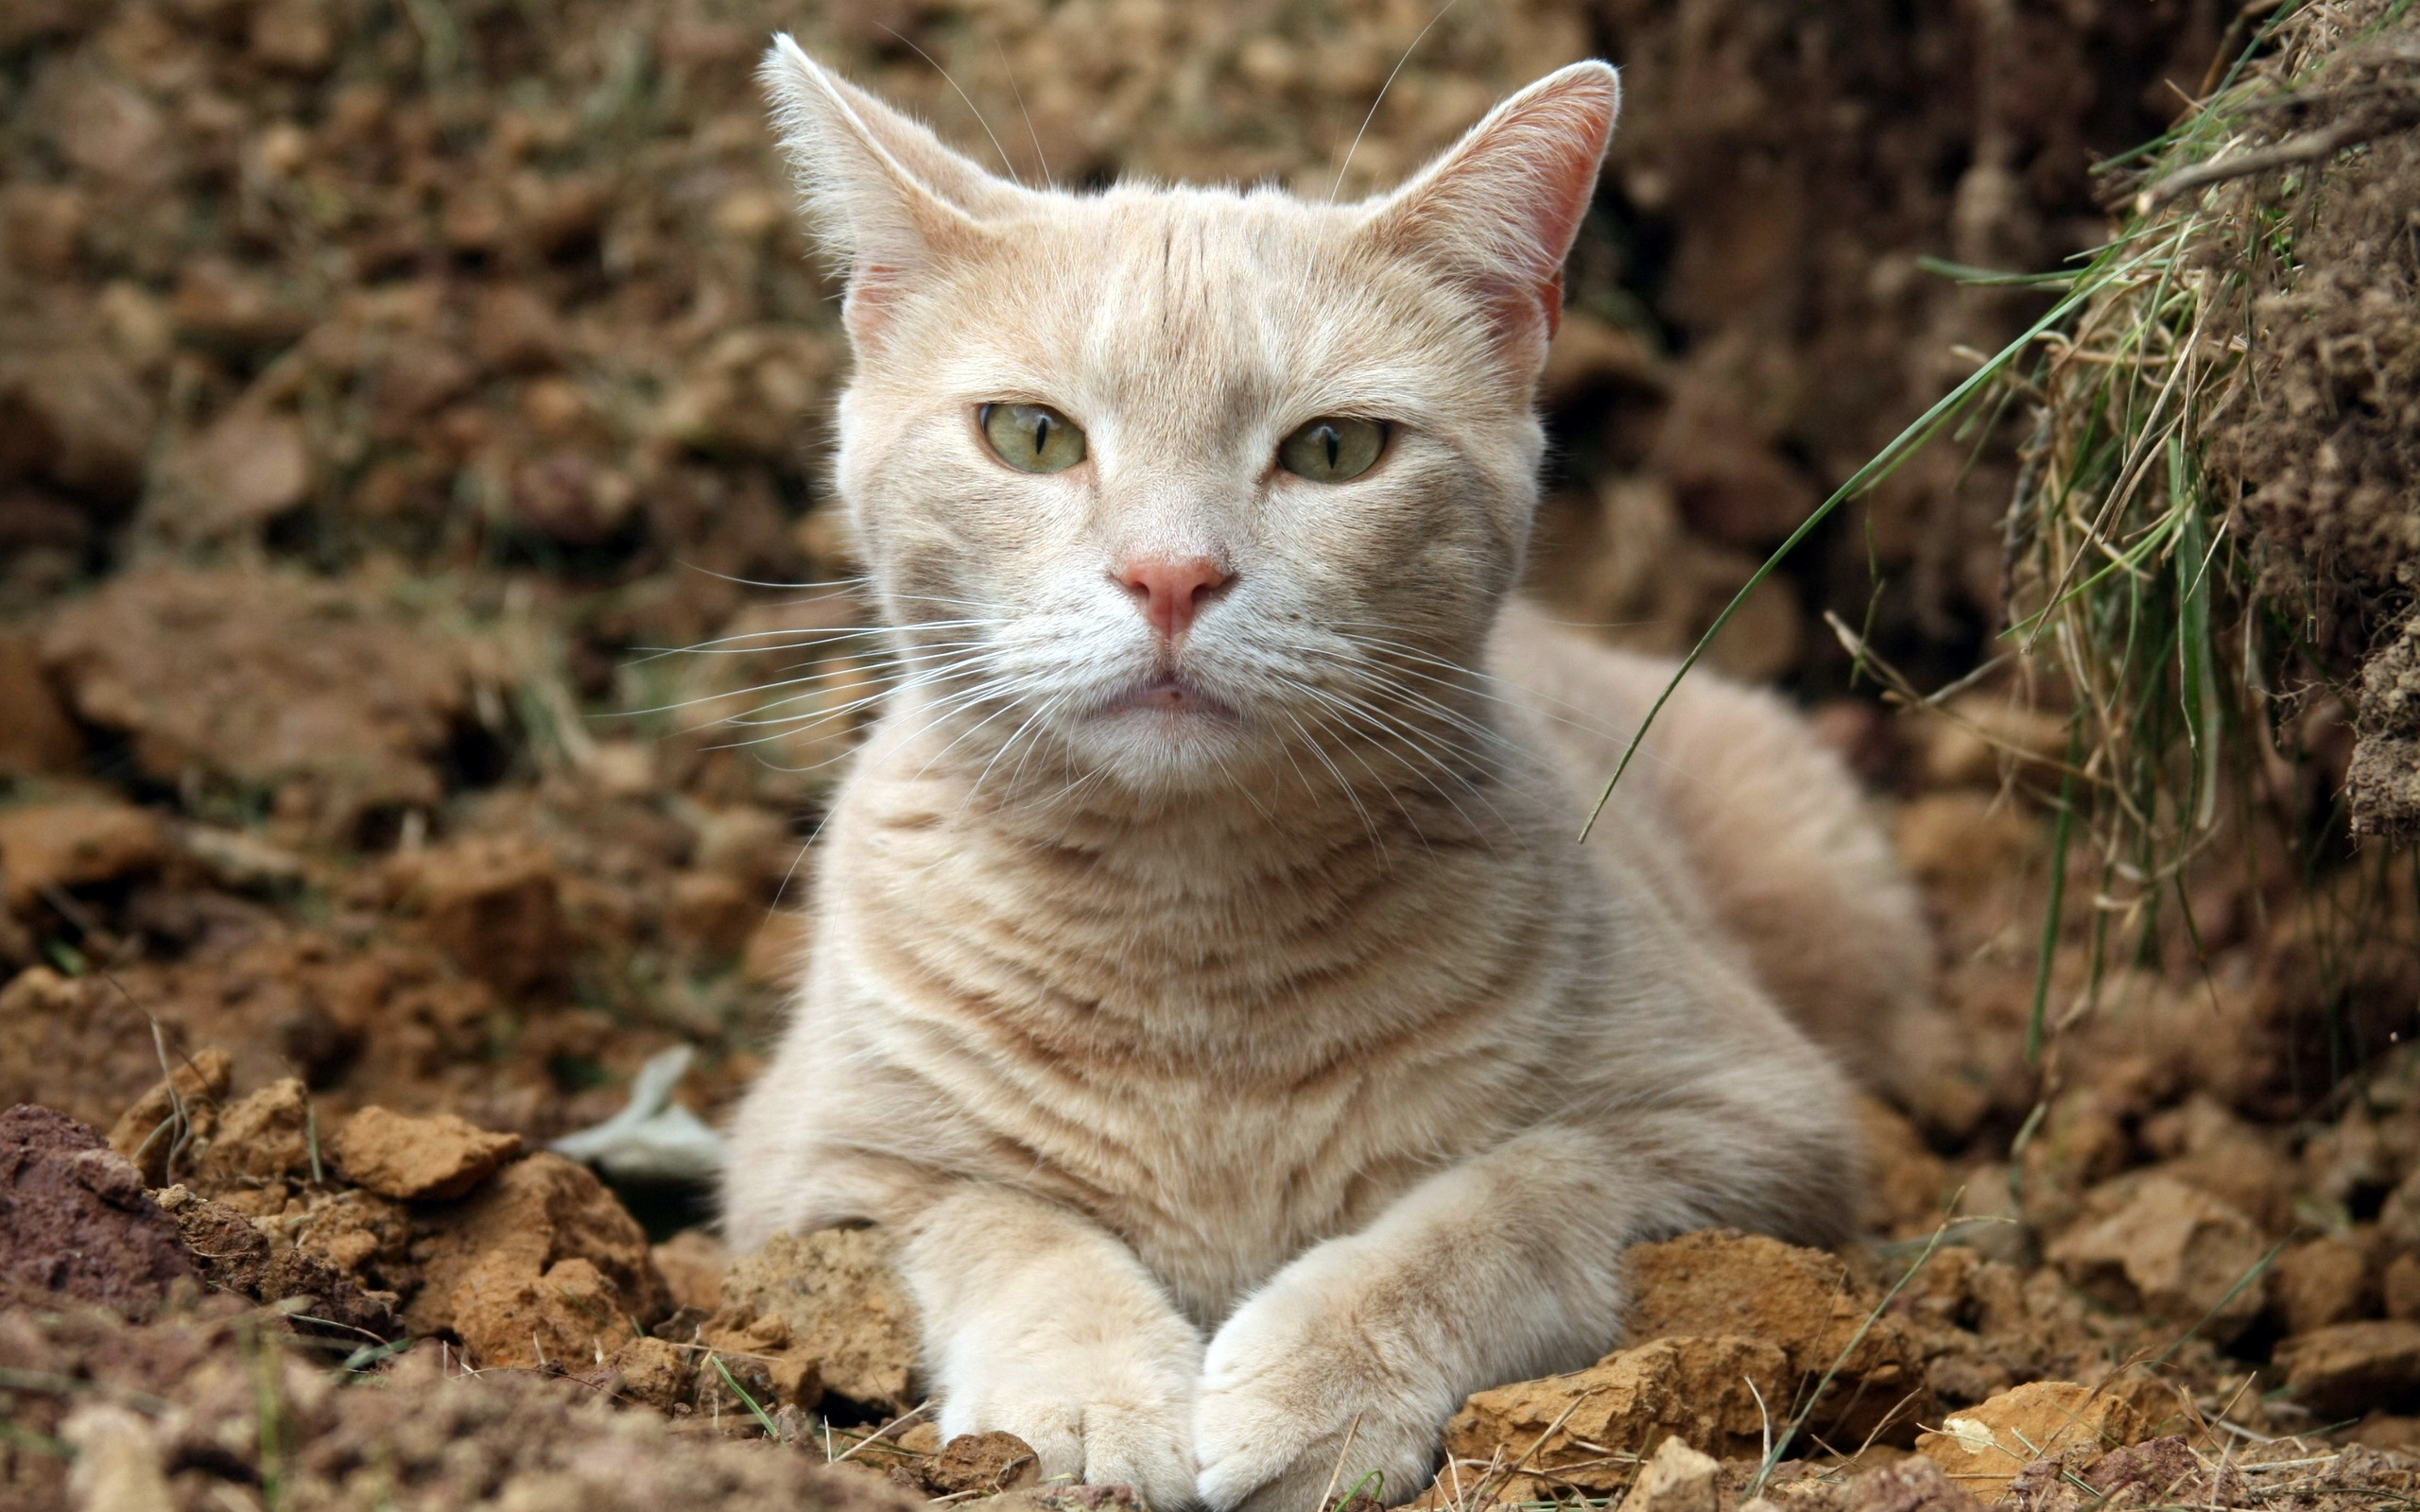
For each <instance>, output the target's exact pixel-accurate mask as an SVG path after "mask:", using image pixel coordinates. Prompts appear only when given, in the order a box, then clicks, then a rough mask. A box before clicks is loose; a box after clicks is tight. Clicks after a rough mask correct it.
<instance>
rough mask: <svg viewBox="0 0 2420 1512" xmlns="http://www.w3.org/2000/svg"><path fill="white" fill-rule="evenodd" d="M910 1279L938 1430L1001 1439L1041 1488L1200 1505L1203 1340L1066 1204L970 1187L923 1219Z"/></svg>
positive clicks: (1123, 1252) (909, 1251)
mask: <svg viewBox="0 0 2420 1512" xmlns="http://www.w3.org/2000/svg"><path fill="white" fill-rule="evenodd" d="M901 1268H902V1270H903V1271H904V1273H905V1275H906V1278H907V1280H908V1287H909V1289H910V1290H911V1291H912V1292H913V1293H914V1295H915V1297H916V1305H917V1307H918V1309H919V1310H920V1312H921V1314H922V1315H923V1327H924V1334H925V1355H926V1360H927V1364H928V1366H929V1369H930V1374H931V1377H932V1380H933V1384H934V1388H935V1391H936V1393H937V1395H938V1396H939V1397H940V1399H941V1429H942V1434H943V1435H946V1436H949V1437H956V1436H957V1435H959V1434H973V1433H985V1432H990V1431H994V1430H1002V1431H1006V1432H1008V1433H1011V1434H1014V1435H1017V1436H1018V1437H1020V1438H1022V1439H1024V1440H1025V1441H1026V1442H1027V1443H1028V1444H1030V1445H1032V1446H1033V1449H1034V1452H1035V1453H1036V1454H1037V1455H1039V1456H1040V1458H1041V1461H1042V1472H1043V1474H1044V1476H1045V1477H1046V1478H1047V1477H1052V1476H1069V1477H1074V1478H1077V1479H1080V1480H1083V1481H1085V1482H1089V1483H1091V1484H1094V1485H1126V1486H1133V1487H1134V1488H1135V1489H1136V1490H1137V1491H1139V1492H1141V1493H1142V1495H1143V1497H1144V1499H1145V1500H1146V1501H1148V1502H1149V1503H1150V1504H1151V1505H1152V1506H1153V1507H1155V1508H1161V1509H1164V1512H1170V1509H1175V1508H1179V1507H1184V1506H1187V1505H1190V1504H1191V1503H1192V1501H1193V1494H1194V1460H1193V1398H1194V1388H1195V1384H1196V1383H1197V1382H1198V1381H1199V1379H1200V1377H1201V1334H1200V1332H1197V1331H1196V1330H1195V1328H1194V1326H1193V1325H1192V1324H1191V1323H1189V1322H1187V1321H1186V1320H1185V1319H1184V1316H1183V1315H1182V1314H1179V1313H1178V1312H1177V1310H1176V1308H1175V1306H1174V1305H1173V1304H1172V1303H1171V1302H1170V1301H1169V1300H1168V1297H1167V1293H1166V1292H1165V1291H1163V1290H1162V1289H1161V1287H1160V1284H1159V1282H1158V1281H1157V1280H1154V1279H1153V1278H1152V1277H1151V1275H1150V1272H1148V1271H1146V1270H1145V1269H1144V1268H1143V1263H1142V1262H1141V1261H1140V1260H1138V1259H1136V1258H1135V1256H1134V1254H1133V1252H1132V1250H1130V1249H1128V1248H1127V1247H1126V1246H1124V1245H1123V1244H1121V1243H1119V1242H1118V1241H1117V1239H1116V1238H1115V1237H1114V1236H1113V1235H1111V1234H1110V1233H1109V1232H1107V1231H1106V1230H1104V1229H1101V1228H1099V1227H1098V1225H1096V1224H1093V1223H1090V1222H1088V1221H1086V1220H1085V1219H1084V1218H1082V1217H1081V1216H1080V1215H1078V1214H1076V1213H1074V1212H1070V1211H1067V1210H1065V1209H1063V1208H1060V1207H1057V1206H1054V1205H1052V1204H1050V1203H1047V1202H1044V1201H1041V1200H1040V1199H1038V1198H1035V1197H1031V1196H1028V1195H1026V1194H1021V1193H1016V1192H1011V1191H1008V1190H1006V1189H1004V1188H999V1187H990V1186H979V1185H973V1184H969V1185H967V1186H963V1187H960V1188H959V1189H957V1190H956V1191H954V1192H952V1193H950V1194H947V1195H945V1196H943V1197H942V1199H941V1200H940V1201H939V1202H937V1203H935V1204H934V1205H933V1206H932V1207H930V1208H928V1209H927V1210H925V1212H924V1213H923V1214H922V1215H921V1216H920V1217H919V1218H918V1219H917V1220H916V1222H915V1224H914V1227H913V1232H912V1236H911V1238H910V1239H909V1242H908V1245H907V1246H906V1248H905V1250H904V1252H903V1253H902V1255H901Z"/></svg>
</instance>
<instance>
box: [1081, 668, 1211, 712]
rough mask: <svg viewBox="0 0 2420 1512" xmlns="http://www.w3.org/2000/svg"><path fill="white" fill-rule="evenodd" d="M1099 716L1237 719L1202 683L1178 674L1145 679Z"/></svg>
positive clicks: (1161, 674) (1115, 699)
mask: <svg viewBox="0 0 2420 1512" xmlns="http://www.w3.org/2000/svg"><path fill="white" fill-rule="evenodd" d="M1100 712H1101V713H1104V714H1122V713H1137V712H1141V713H1160V714H1197V715H1201V716H1205V717H1210V718H1220V719H1232V718H1234V717H1235V715H1236V711H1235V708H1234V706H1233V705H1230V704H1228V703H1225V702H1222V701H1221V700H1219V699H1218V698H1214V697H1212V696H1210V695H1209V694H1208V693H1207V692H1205V691H1204V690H1203V689H1202V687H1201V684H1200V683H1198V682H1195V681H1193V680H1192V679H1188V678H1185V677H1184V676H1183V675H1181V674H1179V673H1175V672H1163V673H1160V674H1159V675H1157V676H1156V677H1151V678H1146V679H1143V680H1142V681H1140V682H1137V683H1136V684H1134V686H1132V687H1131V688H1129V689H1127V690H1126V691H1125V692H1124V693H1121V694H1119V695H1118V696H1116V697H1115V698H1112V699H1111V700H1110V701H1109V702H1108V703H1107V704H1105V705H1103V706H1102V708H1101V711H1100Z"/></svg>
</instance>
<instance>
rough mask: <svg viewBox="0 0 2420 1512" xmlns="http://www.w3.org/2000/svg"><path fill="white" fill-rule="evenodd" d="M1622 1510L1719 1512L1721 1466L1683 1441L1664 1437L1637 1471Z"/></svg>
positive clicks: (1626, 1511) (1710, 1456)
mask: <svg viewBox="0 0 2420 1512" xmlns="http://www.w3.org/2000/svg"><path fill="white" fill-rule="evenodd" d="M1622 1506H1623V1508H1624V1509H1625V1512H1721V1507H1722V1466H1721V1465H1720V1463H1719V1462H1718V1461H1716V1459H1715V1458H1714V1456H1713V1455H1711V1454H1701V1453H1699V1452H1697V1451H1696V1450H1694V1449H1691V1448H1690V1447H1689V1446H1688V1444H1687V1442H1686V1441H1685V1440H1683V1439H1681V1438H1678V1437H1673V1438H1668V1439H1666V1440H1664V1442H1663V1443H1661V1444H1659V1445H1657V1446H1656V1449H1655V1453H1654V1454H1653V1456H1652V1457H1651V1458H1650V1459H1649V1460H1648V1462H1647V1463H1646V1465H1645V1466H1643V1467H1642V1468H1641V1469H1639V1472H1638V1480H1637V1481H1636V1482H1635V1483H1634V1484H1633V1485H1632V1486H1631V1488H1630V1495H1628V1496H1627V1497H1624V1498H1623V1499H1622Z"/></svg>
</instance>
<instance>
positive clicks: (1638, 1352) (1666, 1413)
mask: <svg viewBox="0 0 2420 1512" xmlns="http://www.w3.org/2000/svg"><path fill="white" fill-rule="evenodd" d="M1791 1382H1792V1375H1791V1371H1790V1369H1789V1356H1788V1355H1787V1354H1785V1353H1784V1352H1783V1351H1782V1349H1781V1348H1780V1347H1779V1346H1778V1345H1775V1344H1773V1343H1772V1342H1770V1341H1768V1340H1764V1339H1753V1338H1737V1337H1732V1338H1666V1339H1656V1340H1654V1341H1652V1342H1651V1343H1647V1344H1642V1345H1639V1346H1638V1347H1637V1348H1635V1349H1622V1350H1618V1351H1616V1353H1613V1354H1610V1355H1607V1356H1606V1357H1605V1358H1604V1359H1603V1360H1601V1361H1599V1363H1598V1364H1597V1365H1595V1366H1591V1367H1590V1368H1588V1369H1586V1370H1581V1371H1576V1372H1574V1373H1572V1374H1570V1375H1562V1376H1548V1377H1547V1378H1546V1379H1545V1380H1542V1381H1521V1382H1515V1383H1513V1384H1511V1385H1507V1386H1497V1387H1495V1389H1493V1390H1490V1391H1481V1392H1477V1393H1474V1394H1473V1395H1472V1397H1471V1398H1470V1400H1467V1401H1465V1402H1464V1403H1463V1404H1462V1408H1461V1411H1460V1412H1458V1413H1456V1414H1455V1415H1454V1417H1453V1420H1452V1421H1450V1422H1448V1423H1447V1424H1446V1425H1445V1452H1447V1453H1449V1454H1451V1455H1453V1456H1454V1457H1455V1458H1457V1459H1465V1460H1477V1461H1479V1462H1480V1463H1486V1462H1487V1461H1488V1460H1490V1459H1491V1458H1493V1457H1494V1456H1495V1452H1496V1451H1497V1450H1498V1449H1504V1450H1505V1451H1506V1452H1507V1456H1508V1458H1510V1457H1514V1456H1517V1455H1519V1454H1522V1453H1525V1452H1526V1453H1528V1454H1529V1471H1528V1473H1526V1474H1524V1475H1522V1476H1518V1477H1515V1478H1514V1480H1513V1484H1511V1485H1508V1486H1504V1487H1502V1488H1501V1490H1500V1491H1499V1493H1498V1497H1499V1499H1500V1500H1504V1501H1530V1500H1535V1499H1537V1497H1538V1495H1542V1494H1544V1493H1545V1491H1546V1490H1547V1488H1548V1487H1551V1488H1554V1489H1556V1490H1561V1491H1568V1490H1579V1491H1582V1492H1585V1493H1586V1494H1587V1495H1590V1496H1604V1495H1607V1494H1610V1493H1611V1492H1613V1491H1616V1490H1618V1489H1620V1488H1621V1487H1622V1486H1626V1485H1628V1484H1629V1483H1630V1481H1631V1479H1632V1476H1633V1474H1634V1468H1635V1462H1634V1460H1631V1459H1629V1458H1626V1457H1620V1456H1631V1455H1639V1456H1643V1455H1646V1454H1648V1453H1650V1452H1652V1451H1653V1450H1654V1449H1655V1448H1656V1446H1657V1445H1659V1444H1661V1443H1662V1442H1663V1441H1664V1440H1665V1439H1667V1438H1672V1437H1679V1438H1683V1439H1685V1440H1687V1441H1688V1442H1689V1443H1691V1444H1703V1445H1704V1446H1705V1448H1706V1451H1707V1452H1711V1453H1713V1454H1715V1455H1717V1456H1718V1457H1720V1458H1723V1459H1737V1458H1745V1457H1748V1456H1751V1455H1755V1454H1758V1453H1761V1452H1762V1451H1763V1448H1764V1438H1765V1432H1766V1428H1767V1425H1768V1424H1769V1423H1772V1424H1773V1426H1774V1427H1775V1428H1776V1429H1778V1427H1779V1423H1778V1422H1776V1421H1775V1419H1776V1418H1778V1417H1779V1416H1780V1414H1781V1413H1783V1412H1786V1411H1787V1410H1788V1404H1789V1390H1790V1385H1791ZM1759 1393H1761V1394H1762V1396H1763V1399H1764V1401H1763V1405H1761V1406H1760V1405H1759V1404H1758V1401H1757V1397H1758V1394H1759ZM1558 1420H1560V1423H1561V1426H1559V1427H1558V1426H1556V1425H1557V1422H1558ZM1549 1428H1552V1429H1553V1430H1554V1432H1553V1433H1551V1434H1549V1433H1547V1430H1548V1429H1549ZM1532 1445H1534V1446H1535V1449H1534V1451H1532V1450H1531V1446H1532ZM1533 1493H1535V1494H1533Z"/></svg>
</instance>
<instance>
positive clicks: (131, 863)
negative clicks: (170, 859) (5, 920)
mask: <svg viewBox="0 0 2420 1512" xmlns="http://www.w3.org/2000/svg"><path fill="white" fill-rule="evenodd" d="M167 854H168V840H167V834H166V832H164V830H163V829H162V828H161V827H160V820H159V818H158V817H157V816H154V815H152V814H151V813H149V812H147V810H144V809H138V808H136V807H134V806H133V805H132V804H130V803H114V802H102V801H95V800H94V799H63V800H61V801H60V802H56V803H28V804H26V805H24V806H23V807H20V808H12V809H5V810H0V877H5V879H6V890H5V892H4V893H0V899H5V901H6V902H7V904H8V906H9V911H10V912H12V913H17V914H26V913H28V912H30V911H31V910H32V909H33V908H34V907H35V906H36V905H37V904H39V903H40V902H42V901H43V896H44V893H45V892H46V891H47V890H48V889H51V888H57V889H59V890H61V891H62V892H63V891H67V890H70V889H73V888H77V887H87V886H91V885H95V884H96V883H104V882H115V881H117V880H119V879H120V878H123V877H131V876H135V875H137V874H139V873H142V872H147V871H153V870H156V869H158V868H159V866H160V863H161V862H162V861H163V860H164V859H165V858H166V857H167Z"/></svg>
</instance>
